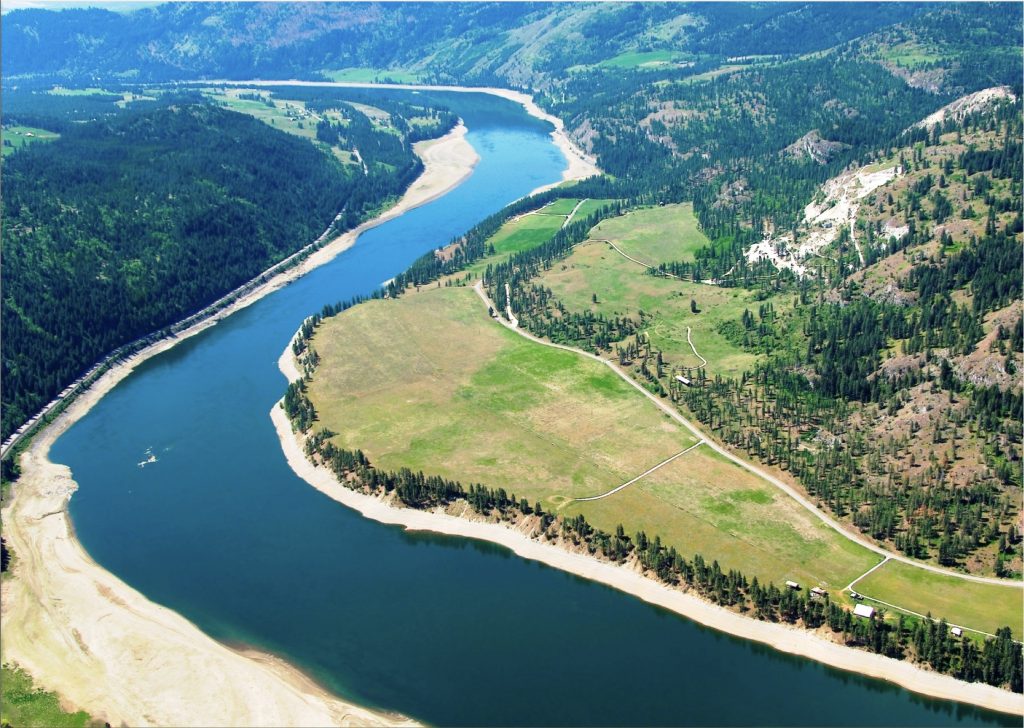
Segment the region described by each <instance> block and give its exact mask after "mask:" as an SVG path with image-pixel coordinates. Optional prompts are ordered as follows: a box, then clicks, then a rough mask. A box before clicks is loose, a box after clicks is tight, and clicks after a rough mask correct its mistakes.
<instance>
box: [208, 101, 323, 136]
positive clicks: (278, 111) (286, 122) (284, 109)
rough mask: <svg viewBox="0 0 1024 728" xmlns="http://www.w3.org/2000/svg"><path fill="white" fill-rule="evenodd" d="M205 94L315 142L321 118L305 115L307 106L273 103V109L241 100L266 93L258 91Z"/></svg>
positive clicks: (260, 103)
mask: <svg viewBox="0 0 1024 728" xmlns="http://www.w3.org/2000/svg"><path fill="white" fill-rule="evenodd" d="M206 92H207V94H208V95H209V96H210V97H211V98H212V99H213V100H214V101H216V102H217V103H219V104H221V105H222V106H224V107H226V108H228V109H231V110H232V111H237V112H239V113H242V114H248V115H249V116H252V117H254V118H256V119H259V120H260V121H262V122H263V123H265V124H268V125H270V126H272V127H274V128H275V129H280V130H281V131H284V132H287V133H289V134H294V135H295V136H298V137H302V138H303V139H309V140H315V139H316V125H317V122H318V121H319V120H320V118H319V117H318V116H316V115H315V114H313V113H311V112H308V111H306V105H305V104H304V103H303V102H301V101H282V100H279V99H272V102H273V106H268V105H267V104H265V103H263V102H261V101H253V100H252V99H243V98H239V96H240V95H241V94H251V93H257V94H261V93H264V92H261V91H260V90H259V89H245V88H229V89H226V90H223V91H212V90H210V89H206Z"/></svg>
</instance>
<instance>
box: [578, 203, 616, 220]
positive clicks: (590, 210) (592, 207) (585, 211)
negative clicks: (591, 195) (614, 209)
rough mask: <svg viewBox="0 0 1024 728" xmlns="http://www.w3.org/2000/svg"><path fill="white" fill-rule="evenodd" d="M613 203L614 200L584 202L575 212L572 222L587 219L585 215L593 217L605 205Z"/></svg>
mask: <svg viewBox="0 0 1024 728" xmlns="http://www.w3.org/2000/svg"><path fill="white" fill-rule="evenodd" d="M613 202H615V200H584V201H583V204H582V205H580V209H578V210H577V211H576V214H575V215H574V216H573V218H572V219H573V221H576V220H582V219H583V218H585V217H587V215H593V214H594V213H595V212H597V211H598V210H600V209H601V208H602V207H604V206H605V205H608V204H610V203H613Z"/></svg>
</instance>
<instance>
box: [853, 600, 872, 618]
mask: <svg viewBox="0 0 1024 728" xmlns="http://www.w3.org/2000/svg"><path fill="white" fill-rule="evenodd" d="M853 613H854V615H855V616H857V617H864V619H871V618H872V617H873V616H875V608H874V607H869V606H868V605H867V604H858V605H857V606H855V607H854V608H853Z"/></svg>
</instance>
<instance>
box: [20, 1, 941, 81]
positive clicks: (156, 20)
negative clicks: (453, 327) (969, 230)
mask: <svg viewBox="0 0 1024 728" xmlns="http://www.w3.org/2000/svg"><path fill="white" fill-rule="evenodd" d="M927 8H928V5H927V4H920V3H902V4H892V3H834V4H833V3H812V4H808V3H636V4H626V3H423V4H415V3H367V4H363V3H166V4H162V5H158V6H156V7H152V8H143V9H139V10H135V11H134V12H130V13H115V12H111V11H108V10H101V9H81V10H62V11H59V12H53V11H48V10H34V9H29V10H19V11H14V12H11V13H8V14H7V15H6V16H5V18H4V23H3V67H4V76H5V80H6V81H8V82H15V81H16V82H19V83H25V82H29V81H31V80H32V79H36V80H39V79H44V78H45V79H46V80H53V79H55V78H59V79H62V80H63V81H64V82H69V83H78V82H92V81H95V80H105V81H110V80H120V81H123V82H139V81H168V80H176V79H186V78H203V77H204V78H215V77H225V78H246V77H256V76H260V77H267V78H288V77H301V78H314V77H319V76H321V74H323V73H325V72H328V71H331V70H335V69H345V68H360V67H369V68H374V69H403V70H409V71H413V72H416V73H417V74H420V75H422V76H423V77H424V78H428V79H431V80H435V81H448V82H488V83H489V82H502V83H505V84H511V85H516V86H524V85H543V83H544V82H546V81H548V80H550V79H553V78H557V77H558V76H560V75H561V74H563V73H564V72H565V71H566V69H569V68H574V67H578V66H580V65H584V66H585V65H590V64H598V63H601V62H602V61H606V60H609V59H614V58H616V57H618V56H620V55H621V54H623V53H626V52H639V53H652V52H659V51H661V52H671V53H680V54H685V55H687V57H688V59H689V58H690V57H694V58H695V57H701V56H715V57H721V58H723V59H724V58H727V57H735V56H746V55H761V54H783V55H792V54H800V53H806V52H810V51H815V50H821V49H824V48H828V47H831V46H834V45H836V44H838V43H842V42H844V41H847V40H850V39H852V38H857V37H860V36H863V35H865V34H868V33H871V32H873V31H875V30H878V29H880V28H883V27H886V26H890V25H893V24H895V23H900V22H903V21H906V20H909V19H911V18H914V17H916V16H918V15H920V14H921V13H923V12H925V10H926V9H927Z"/></svg>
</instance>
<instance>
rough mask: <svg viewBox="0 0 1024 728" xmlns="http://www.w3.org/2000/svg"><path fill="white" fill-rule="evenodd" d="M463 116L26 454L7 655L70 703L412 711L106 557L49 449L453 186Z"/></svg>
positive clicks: (262, 716) (206, 717) (151, 710)
mask: <svg viewBox="0 0 1024 728" xmlns="http://www.w3.org/2000/svg"><path fill="white" fill-rule="evenodd" d="M465 135H466V129H465V127H464V126H462V125H461V124H460V125H459V126H458V127H457V128H456V129H454V130H453V131H452V132H450V133H449V134H448V135H446V136H445V137H442V138H441V139H437V140H431V141H426V142H421V143H419V144H417V145H416V146H415V151H416V153H417V154H418V155H419V156H420V157H421V158H422V159H423V161H424V166H425V170H424V172H423V174H422V175H421V176H420V177H419V178H418V179H417V180H416V181H415V182H414V183H413V184H412V185H411V186H410V187H409V189H408V191H407V192H406V194H405V195H404V196H403V197H402V199H401V200H400V201H399V202H398V204H396V205H395V206H394V207H392V208H390V209H389V210H387V211H386V212H385V213H383V214H382V215H381V216H380V217H378V218H375V219H374V220H371V221H368V222H366V223H364V224H363V225H361V226H359V227H358V228H357V229H355V230H353V231H350V232H348V233H345V234H344V235H341V236H339V237H337V238H336V239H335V240H332V241H331V242H330V243H328V244H327V245H325V246H324V247H323V248H321V249H320V250H318V251H316V252H315V253H314V254H313V255H311V256H310V257H309V258H307V259H306V260H305V261H303V262H302V264H301V265H299V266H297V267H296V268H294V269H292V270H289V271H287V272H285V273H282V274H280V275H279V276H276V277H275V278H273V279H272V280H270V281H268V282H267V283H266V284H264V285H263V286H260V287H259V288H257V289H255V290H253V291H251V292H250V293H249V294H247V295H246V296H245V297H244V298H242V299H240V300H238V301H237V302H235V303H234V304H232V305H231V306H229V307H227V308H225V309H224V310H222V311H220V312H218V313H217V315H215V316H213V317H211V318H210V319H207V320H205V321H203V322H201V323H199V324H196V325H195V326H193V327H192V328H190V329H188V330H186V331H183V332H182V333H180V334H179V335H178V336H177V337H175V338H174V339H166V340H163V341H160V342H157V343H156V344H154V345H153V346H151V347H149V348H147V349H146V350H144V351H142V352H140V353H139V354H137V355H135V356H134V357H132V358H131V359H130V360H128V361H127V362H124V363H123V364H120V365H118V366H116V367H114V368H113V369H111V370H110V371H108V372H107V373H106V374H104V375H103V377H101V378H100V379H99V381H97V382H96V383H95V384H94V385H93V386H92V387H91V388H90V389H89V390H88V391H87V392H86V393H84V394H83V395H82V396H80V397H79V398H78V399H76V400H75V401H74V402H73V403H72V405H71V406H70V407H69V408H68V409H67V410H66V411H65V412H64V413H63V414H62V415H61V416H60V417H59V418H58V419H57V420H56V421H55V422H54V423H53V424H51V425H50V426H49V427H47V428H46V429H45V430H44V431H43V432H42V433H40V434H39V435H38V436H37V437H36V440H35V441H34V442H33V444H32V446H31V448H30V449H29V450H28V451H27V452H26V453H24V454H23V455H22V460H21V464H22V477H21V479H20V480H19V481H18V483H17V485H16V487H15V497H14V499H13V501H12V502H11V503H10V504H9V505H8V506H7V507H6V509H5V511H4V514H3V518H4V535H5V538H6V539H7V540H8V542H9V543H10V546H11V548H12V550H13V552H14V554H15V556H16V558H17V563H16V571H15V576H14V578H12V579H9V580H5V581H4V583H3V610H2V631H0V637H2V649H3V659H4V661H5V662H14V663H17V664H19V665H21V666H22V667H24V668H25V669H26V670H28V671H29V673H31V675H32V676H33V678H34V679H35V680H36V682H37V684H38V685H40V686H41V687H44V688H46V689H48V690H54V691H56V692H57V693H58V694H59V695H60V696H61V697H62V699H63V700H65V701H66V703H67V704H68V707H69V708H74V709H83V710H86V711H88V712H89V713H91V714H92V715H93V716H95V717H97V718H102V719H104V720H106V721H108V722H110V723H111V724H115V725H116V724H121V723H126V724H132V725H182V726H184V725H197V726H199V725H202V726H208V725H210V726H212V725H229V726H230V725H388V724H396V723H397V724H407V723H408V722H409V721H407V720H406V719H404V718H403V717H401V716H395V715H386V714H382V713H376V712H373V711H369V710H365V709H362V708H359V707H358V706H354V705H351V704H348V703H345V702H343V701H341V700H339V699H337V698H335V697H334V696H332V695H330V694H329V693H327V692H326V691H324V690H323V689H321V688H320V687H319V686H317V685H316V684H315V683H313V682H312V681H311V680H309V679H308V678H307V677H305V676H304V675H302V673H300V672H299V671H297V670H295V669H294V668H292V667H290V666H289V665H288V664H287V663H285V662H283V661H282V660H279V659H277V658H274V657H272V656H270V655H258V654H256V653H245V654H242V653H237V652H234V651H232V650H230V649H228V648H227V647H225V646H224V645H222V644H220V643H219V642H216V641H214V640H213V639H211V638H210V637H208V636H207V635H206V634H204V633H203V632H201V631H200V630H199V629H198V628H197V627H195V626H194V625H193V624H192V623H190V622H189V621H187V620H186V619H184V618H183V617H181V616H179V615H178V614H176V613H175V612H173V611H171V610H169V609H166V608H164V607H161V606H158V605H156V604H154V603H152V602H150V601H149V600H148V599H146V598H145V597H144V596H143V595H142V594H140V593H139V592H137V591H135V590H134V589H133V588H131V587H130V586H128V585H127V584H125V583H124V582H122V581H121V580H119V579H117V578H116V577H114V576H113V575H112V574H110V573H108V572H107V571H105V570H104V569H102V568H101V567H99V566H98V565H97V564H96V563H95V562H93V561H92V559H90V558H89V556H88V554H86V553H85V551H84V549H83V548H82V547H81V545H80V544H79V543H78V541H77V539H75V537H74V533H73V531H72V529H71V524H70V521H69V520H68V516H67V503H68V499H69V498H70V497H71V494H72V493H73V492H74V491H75V489H76V488H77V484H76V483H75V482H74V480H73V479H72V477H71V472H70V470H68V468H66V467H65V466H62V465H56V464H54V463H51V462H50V461H49V459H48V455H49V450H50V446H51V445H52V444H53V442H54V441H56V439H57V438H58V437H59V436H60V434H61V433H62V432H64V431H65V430H66V429H67V428H68V427H69V426H70V425H71V424H72V423H74V422H75V421H77V420H78V419H80V418H81V417H82V416H84V415H85V413H86V412H88V411H89V409H90V408H91V407H92V406H93V405H94V404H95V403H96V402H98V401H99V400H100V399H101V398H102V397H103V395H104V394H106V393H107V392H108V391H110V389H112V388H113V387H114V386H115V385H116V384H117V383H118V382H120V381H121V380H122V379H124V378H125V377H126V376H128V374H130V373H131V371H132V370H133V369H134V368H135V367H136V366H137V365H138V364H139V363H141V362H142V361H145V360H146V359H148V358H149V357H151V356H154V355H156V354H158V353H160V352H162V351H165V350H166V349H169V348H171V347H172V346H174V345H175V344H177V343H178V342H179V341H182V340H183V339H185V338H188V337H189V336H192V335H195V334H196V333H198V332H199V331H202V330H203V329H205V328H207V327H209V326H213V325H214V324H216V323H217V321H219V320H221V319H223V318H225V317H227V316H229V315H231V314H232V313H233V312H235V311H237V310H238V309H240V308H243V307H245V306H248V305H250V304H251V303H253V302H255V301H256V300H258V299H260V298H262V297H263V296H265V295H267V294H269V293H270V292H272V291H274V290H277V289H278V288H280V287H281V286H283V285H285V284H287V283H288V282H289V281H291V280H293V279H295V278H297V277H298V276H301V275H303V274H304V273H306V272H308V271H309V270H311V269H313V268H315V267H316V266H319V265H323V264H324V263H327V262H328V261H330V260H332V259H333V258H334V257H336V256H337V255H338V254H339V253H340V252H342V251H343V250H345V249H346V248H348V247H350V246H351V245H352V244H353V243H354V242H355V241H356V239H357V238H358V236H359V234H360V233H361V232H363V231H364V230H367V229H369V228H371V227H374V226H376V225H380V224H381V223H383V222H384V221H386V220H390V219H392V218H394V217H397V216H398V215H401V214H402V213H404V212H406V211H407V210H410V209H412V208H414V207H417V206H419V205H423V204H425V203H427V202H429V201H431V200H433V199H435V198H437V197H439V196H441V195H443V194H444V193H445V192H447V191H449V190H451V189H452V188H453V187H455V186H457V185H458V184H459V183H461V182H462V181H463V180H465V179H466V178H468V177H469V175H470V174H471V173H472V170H473V167H474V166H475V164H476V162H477V161H478V160H479V157H478V156H477V154H476V152H475V151H474V150H473V148H472V146H470V144H469V143H468V142H467V141H466V138H465Z"/></svg>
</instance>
